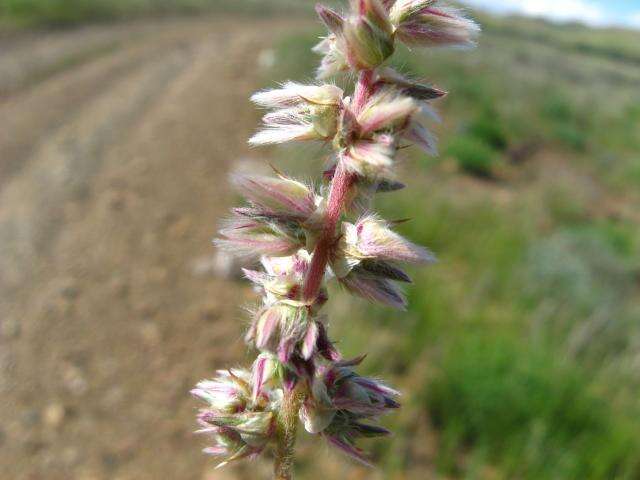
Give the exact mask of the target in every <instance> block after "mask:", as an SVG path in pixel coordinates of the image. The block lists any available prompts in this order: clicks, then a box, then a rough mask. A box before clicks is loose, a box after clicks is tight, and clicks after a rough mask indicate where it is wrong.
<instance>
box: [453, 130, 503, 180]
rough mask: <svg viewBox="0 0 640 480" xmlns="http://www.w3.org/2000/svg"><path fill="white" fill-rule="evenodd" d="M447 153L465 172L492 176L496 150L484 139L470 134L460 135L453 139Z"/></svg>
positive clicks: (480, 175) (479, 175)
mask: <svg viewBox="0 0 640 480" xmlns="http://www.w3.org/2000/svg"><path fill="white" fill-rule="evenodd" d="M447 153H448V154H449V155H451V156H452V157H454V158H455V159H456V161H457V162H458V166H459V167H460V168H461V169H462V170H464V171H465V172H467V173H470V174H471V175H475V176H478V177H491V176H492V173H493V172H492V167H493V163H494V159H495V152H494V151H493V150H492V149H491V147H490V146H488V145H487V144H486V143H484V142H483V141H481V140H479V139H477V138H474V137H472V136H469V135H467V136H460V137H457V138H455V139H453V140H451V142H450V143H449V146H448V148H447Z"/></svg>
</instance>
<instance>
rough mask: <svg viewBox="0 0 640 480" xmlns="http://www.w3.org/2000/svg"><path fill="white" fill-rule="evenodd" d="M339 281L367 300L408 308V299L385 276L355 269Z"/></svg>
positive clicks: (402, 308) (403, 308)
mask: <svg viewBox="0 0 640 480" xmlns="http://www.w3.org/2000/svg"><path fill="white" fill-rule="evenodd" d="M339 281H340V283H341V284H342V286H344V287H345V288H346V289H347V290H349V292H351V293H353V294H354V295H357V296H359V297H362V298H364V299H365V300H369V301H371V302H376V303H380V304H382V305H386V306H388V307H392V308H397V309H399V310H405V309H406V308H407V300H406V298H405V297H404V295H403V294H402V291H400V289H398V287H396V286H395V285H394V284H393V283H392V282H390V281H389V280H386V279H384V278H379V277H376V276H371V275H367V274H366V273H364V274H363V272H361V271H358V270H356V269H354V270H352V271H351V272H350V273H349V274H348V275H347V276H345V277H343V278H340V279H339Z"/></svg>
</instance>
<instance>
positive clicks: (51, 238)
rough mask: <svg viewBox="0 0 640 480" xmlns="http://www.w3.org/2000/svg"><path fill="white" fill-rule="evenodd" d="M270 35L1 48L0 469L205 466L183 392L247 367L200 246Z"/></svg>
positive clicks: (54, 41)
mask: <svg viewBox="0 0 640 480" xmlns="http://www.w3.org/2000/svg"><path fill="white" fill-rule="evenodd" d="M276 27H278V25H277V24H276V23H275V22H274V21H264V22H260V21H248V20H246V19H243V20H242V21H240V20H238V19H233V18H231V19H230V18H224V19H216V18H209V19H200V20H164V21H157V22H147V23H141V24H134V25H125V26H103V27H93V28H85V29H81V30H77V31H72V32H57V33H50V34H46V35H29V36H26V37H23V38H17V39H12V40H6V39H3V40H2V42H4V43H3V44H2V47H1V48H0V152H1V153H0V248H1V254H0V319H1V321H2V324H1V329H0V342H1V344H0V479H15V480H20V479H30V480H36V479H46V480H56V479H74V478H78V479H103V478H104V479H134V478H135V479H192V478H194V479H195V478H197V479H200V478H204V476H206V475H208V474H207V473H206V472H207V471H210V470H211V466H212V462H211V461H210V460H207V459H206V458H205V457H204V456H202V455H201V454H200V452H199V447H200V446H201V444H202V442H203V441H202V440H201V439H199V438H195V437H194V436H193V435H192V434H191V430H192V428H193V426H194V425H193V423H194V422H193V414H194V410H195V407H196V405H197V404H196V402H194V401H193V400H192V399H190V397H189V396H188V393H187V392H188V390H189V388H190V387H191V386H192V385H193V384H194V382H195V381H197V380H198V379H200V378H203V377H205V376H210V375H211V374H212V371H213V369H215V368H218V367H223V366H227V365H229V364H233V363H234V362H239V361H241V360H242V358H243V355H244V347H243V345H242V342H241V340H240V337H241V333H242V330H243V324H242V322H243V321H244V319H243V318H242V313H241V311H240V309H239V308H238V306H239V305H241V304H242V303H243V302H245V301H246V300H247V299H248V298H250V296H251V293H250V292H249V290H248V289H247V288H246V287H243V286H240V284H238V283H236V282H233V281H232V280H225V279H221V278H219V277H216V276H215V275H213V274H211V273H210V272H209V267H208V265H209V259H210V257H211V256H212V255H213V249H212V247H211V244H210V239H211V237H212V236H213V234H214V232H215V227H216V222H217V219H219V218H220V216H221V215H222V214H223V213H224V212H225V211H226V209H227V208H228V205H229V204H230V202H231V201H232V199H233V198H232V196H231V195H230V192H229V191H228V189H227V187H226V184H225V181H224V179H225V175H226V171H227V169H228V167H229V165H230V162H232V161H234V160H235V159H237V158H239V157H242V156H245V155H248V154H251V153H250V152H249V150H248V148H247V147H246V144H245V141H246V138H247V137H248V135H249V134H250V132H251V130H252V129H253V128H254V125H255V121H256V119H257V113H256V112H255V111H254V110H253V108H252V107H251V105H250V104H249V103H248V101H247V97H248V95H249V94H250V92H252V91H253V90H254V89H256V88H257V87H258V86H259V85H258V84H257V80H256V78H257V77H256V75H254V74H253V72H254V70H255V66H256V61H257V58H258V55H259V54H260V51H261V49H264V48H265V45H268V42H269V38H270V35H272V34H276V33H277V28H276ZM254 155H255V154H254ZM215 478H222V477H215Z"/></svg>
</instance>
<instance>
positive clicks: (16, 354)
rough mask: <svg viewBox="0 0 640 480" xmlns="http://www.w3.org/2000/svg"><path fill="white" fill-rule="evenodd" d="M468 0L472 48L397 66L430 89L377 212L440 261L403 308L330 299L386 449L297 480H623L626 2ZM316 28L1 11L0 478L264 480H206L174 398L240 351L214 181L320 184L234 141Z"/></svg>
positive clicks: (244, 471)
mask: <svg viewBox="0 0 640 480" xmlns="http://www.w3.org/2000/svg"><path fill="white" fill-rule="evenodd" d="M470 3H472V4H473V8H479V9H478V10H471V13H470V14H471V15H472V16H473V17H474V18H476V19H477V20H478V21H479V22H480V23H481V24H482V27H483V30H484V32H483V34H482V36H481V38H480V43H479V47H478V48H477V49H476V50H474V51H445V50H431V51H427V52H421V51H414V52H409V51H406V50H401V51H400V52H399V54H398V56H397V58H396V64H397V66H398V68H400V69H401V70H402V71H407V72H415V73H416V74H418V75H419V76H421V77H424V78H425V79H427V80H429V81H432V82H433V83H435V84H436V85H437V86H439V87H441V88H444V89H446V90H448V91H449V92H450V94H449V95H448V96H447V97H446V98H445V99H443V100H442V101H440V102H439V104H438V108H439V111H440V113H441V115H442V117H443V119H444V120H443V122H442V124H441V125H439V126H436V127H435V129H436V131H437V133H438V135H439V137H440V140H441V141H440V156H439V157H438V158H435V159H433V158H425V157H424V156H423V155H422V154H420V153H419V152H417V151H410V150H408V151H407V153H406V157H405V158H406V161H404V162H403V163H402V166H401V173H400V178H401V179H402V180H404V181H405V182H406V183H407V184H408V187H409V188H407V189H405V190H403V191H402V192H400V193H399V194H396V195H390V196H381V198H380V200H381V201H380V203H379V205H380V208H381V210H382V211H383V213H384V215H385V216H387V217H389V218H405V217H411V218H412V220H411V221H410V222H407V223H405V224H403V225H402V227H401V228H402V232H403V233H404V234H406V235H407V236H408V237H409V238H411V239H412V240H414V241H416V242H418V243H422V244H425V245H427V246H429V247H430V248H431V249H432V250H433V251H434V252H435V253H436V254H437V255H438V257H439V263H438V264H437V265H435V266H433V267H431V268H428V269H424V270H416V271H414V272H412V273H413V274H414V278H415V284H414V285H412V286H410V288H408V295H409V298H410V309H409V311H408V312H407V313H406V314H405V313H397V312H395V311H391V310H386V309H383V308H379V307H371V306H369V305H367V304H366V303H364V302H361V301H358V300H355V299H351V298H348V296H347V295H346V294H344V293H342V292H339V291H337V290H336V291H334V292H333V295H332V298H333V302H331V307H330V315H331V317H330V318H331V332H332V334H333V337H334V338H336V339H339V340H340V347H341V349H342V350H343V352H345V354H346V355H348V356H355V355H356V354H360V353H363V352H368V353H369V356H368V358H367V361H366V362H365V364H364V370H365V372H366V373H369V374H375V375H380V376H381V377H382V378H385V379H388V380H389V381H390V382H392V383H393V384H394V385H397V386H398V387H399V388H400V389H401V390H402V391H403V392H404V396H403V403H404V408H403V409H402V410H401V411H400V412H399V413H398V414H396V415H393V416H390V417H389V418H387V419H386V420H385V424H386V425H387V426H389V427H390V428H392V429H393V430H394V431H395V432H396V433H395V436H394V437H392V438H391V439H390V440H389V441H384V440H383V441H377V442H373V443H371V444H370V445H367V448H369V449H370V450H371V451H372V452H373V455H374V457H375V459H376V462H377V463H378V465H379V468H378V469H375V470H370V469H364V468H361V467H359V466H356V465H354V464H352V463H351V462H350V461H348V460H346V459H344V458H343V457H341V456H340V454H338V453H336V452H333V451H330V450H329V449H328V448H327V447H325V446H324V445H323V446H319V444H318V442H317V440H316V439H310V438H308V437H306V436H304V435H301V440H300V452H301V456H300V459H299V471H300V478H302V479H320V478H332V479H333V478H340V479H365V478H367V479H383V478H384V479H416V480H418V479H420V480H424V479H495V480H498V479H531V480H545V479H602V480H605V479H637V478H640V436H639V435H638V427H639V426H640V420H639V416H638V413H640V398H639V396H638V389H639V387H640V249H639V247H640V208H639V207H640V189H639V187H640V32H639V31H634V30H633V28H632V27H633V25H634V23H635V24H637V21H638V19H639V16H638V13H637V12H640V2H637V1H635V0H634V1H626V2H623V1H616V2H604V1H602V2H598V1H596V0H590V1H587V0H571V1H565V0H558V1H555V2H546V1H542V2H519V1H515V0H511V1H508V2H498V1H497V0H496V1H481V0H478V1H473V2H470ZM482 8H485V10H482ZM634 12H635V13H634ZM516 14H534V15H541V16H543V17H544V16H545V15H547V19H544V18H532V17H530V16H526V15H516ZM559 20H560V21H562V23H558V21H559ZM580 22H582V23H580ZM585 23H586V24H587V25H589V26H586V25H585ZM321 34H322V29H321V28H320V25H319V24H318V22H317V21H316V20H315V18H314V16H313V8H312V2H311V1H308V2H307V1H301V0H279V1H276V0H272V1H266V0H263V1H257V0H254V1H251V0H233V1H231V0H228V1H223V0H217V1H216V0H0V322H1V323H0V479H2V480H4V479H7V480H13V479H16V480H22V479H25V480H27V479H28V480H39V479H46V480H57V479H65V480H66V479H79V480H80V479H82V480H89V479H91V480H94V479H95V480H100V479H118V480H119V479H122V480H125V479H141V480H144V479H198V480H199V479H206V480H210V479H222V480H224V479H227V480H232V479H245V478H246V479H249V478H251V479H258V478H269V469H270V465H269V459H263V460H259V461H258V462H256V463H255V464H253V465H250V466H246V465H245V466H239V467H234V468H231V469H229V470H226V471H222V472H220V471H215V472H214V471H213V467H214V465H215V461H214V460H212V459H210V458H206V457H205V456H204V455H202V454H201V453H200V448H202V447H204V446H205V441H204V439H203V438H200V437H196V436H194V435H193V434H192V433H191V432H192V430H193V429H194V428H195V421H194V414H195V412H196V409H197V407H198V403H197V402H196V401H195V400H193V399H191V398H190V396H189V394H188V390H189V389H190V388H191V387H192V385H194V383H195V382H197V381H198V380H200V379H202V378H206V377H210V376H211V375H212V374H213V372H214V370H215V369H217V368H224V367H227V366H229V365H233V364H238V365H239V364H242V363H246V362H248V361H250V360H249V359H250V358H251V352H248V351H247V349H246V347H245V346H244V344H243V342H242V334H243V331H244V329H245V327H246V322H247V320H246V315H245V313H244V312H243V310H242V306H243V305H245V304H246V303H247V302H251V301H252V300H253V299H254V298H255V297H254V294H253V293H252V291H251V289H250V287H249V286H248V285H247V283H246V282H243V281H241V280H239V279H238V276H237V271H236V267H235V266H234V265H233V264H231V263H229V262H228V261H226V259H225V258H223V257H220V256H217V255H216V253H215V251H214V249H213V247H212V246H211V244H210V240H211V238H212V237H213V236H214V234H215V231H216V226H217V224H218V222H219V220H220V218H221V217H222V216H223V215H224V214H225V212H226V211H227V209H228V208H229V207H230V206H231V205H234V204H236V203H237V202H238V201H239V199H238V198H237V197H236V196H235V195H234V194H233V193H232V192H231V191H230V190H229V187H228V186H227V183H226V180H225V179H226V175H227V174H228V172H230V171H232V170H236V169H245V170H246V169H251V170H260V169H264V168H265V165H266V163H267V161H269V162H272V163H273V164H274V165H276V166H278V167H279V168H281V169H283V170H286V171H290V172H293V173H298V174H300V175H302V176H303V177H305V178H309V177H311V176H312V175H313V176H317V175H319V173H320V172H321V170H322V166H323V160H324V158H323V155H324V153H323V151H322V148H321V147H320V146H309V145H306V146H303V147H295V148H291V147H288V148H272V149H266V150H250V149H249V148H248V147H247V146H246V139H247V138H248V136H249V135H250V134H251V133H252V132H253V131H254V129H255V128H256V127H257V122H258V120H259V115H260V112H258V111H256V110H255V109H254V108H253V107H252V105H250V103H249V102H248V96H249V95H250V93H251V92H253V91H255V90H257V89H259V88H264V87H268V86H273V85H275V84H276V82H278V81H282V80H285V79H288V78H293V79H296V80H301V81H305V80H310V79H312V77H313V69H314V68H315V66H316V64H317V61H318V58H316V56H315V55H313V54H311V53H310V52H309V48H310V47H311V46H312V45H313V44H314V43H315V42H316V40H317V37H318V36H319V35H321Z"/></svg>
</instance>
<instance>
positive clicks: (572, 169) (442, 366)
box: [265, 17, 640, 480]
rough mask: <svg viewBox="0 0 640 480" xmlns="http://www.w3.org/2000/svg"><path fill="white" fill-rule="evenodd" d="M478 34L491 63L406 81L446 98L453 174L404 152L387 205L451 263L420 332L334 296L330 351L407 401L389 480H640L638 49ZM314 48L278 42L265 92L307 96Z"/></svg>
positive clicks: (437, 64) (424, 308) (497, 27)
mask: <svg viewBox="0 0 640 480" xmlns="http://www.w3.org/2000/svg"><path fill="white" fill-rule="evenodd" d="M480 20H481V23H482V24H483V26H484V34H483V36H482V39H481V43H480V46H479V48H478V49H477V50H475V51H471V52H455V51H454V52H451V51H431V52H427V53H421V52H408V51H404V52H402V54H401V55H400V58H399V60H398V62H397V63H398V65H397V66H398V68H400V69H402V70H406V71H408V72H417V73H419V75H420V76H423V77H424V78H427V79H429V80H431V81H433V82H434V83H435V84H436V85H438V86H441V87H443V88H445V89H447V90H449V91H450V95H449V96H448V97H446V99H445V100H444V101H442V102H441V103H440V112H441V114H442V116H443V118H444V122H443V124H442V125H440V126H436V127H435V128H436V130H437V131H438V132H439V134H440V138H441V148H440V150H441V155H440V157H439V158H437V159H429V158H425V157H424V156H423V155H421V154H419V153H417V152H409V153H408V155H407V156H408V160H409V161H407V162H406V163H405V164H404V165H403V171H402V175H401V176H402V178H403V179H404V180H408V184H409V188H407V189H406V190H404V191H402V192H401V193H400V194H399V195H392V196H389V197H384V196H383V197H381V202H380V203H381V206H382V209H383V211H384V213H385V214H386V215H387V216H388V217H390V218H404V217H406V216H408V215H409V216H411V217H412V218H413V220H412V221H411V222H408V223H406V224H405V225H404V226H403V231H404V233H405V234H406V235H408V236H409V237H410V238H412V239H414V240H416V241H419V242H420V243H423V244H425V245H428V246H430V248H432V249H433V250H434V251H435V252H436V253H437V255H438V257H439V260H440V261H439V263H438V264H437V265H436V266H435V267H432V268H430V269H427V270H426V271H416V272H415V285H414V286H412V287H411V288H410V289H409V296H410V310H409V312H408V314H406V315H405V314H397V313H395V312H392V311H388V310H381V309H379V308H378V307H367V306H366V305H365V304H363V303H359V302H352V301H349V300H346V299H344V298H343V297H344V296H340V298H342V299H343V301H344V302H345V303H344V304H342V305H338V306H335V307H334V312H333V318H335V320H334V322H333V325H332V328H333V332H334V334H335V336H336V337H337V338H346V339H347V341H345V342H343V344H342V347H343V349H344V350H345V351H347V352H349V353H350V354H356V353H360V352H361V351H363V350H364V351H369V352H370V354H371V355H370V358H369V362H368V366H369V368H370V369H371V372H377V373H380V371H381V370H382V371H383V372H384V373H385V376H392V377H395V378H396V381H397V382H398V383H399V384H400V386H401V387H402V388H403V389H404V391H405V392H406V397H405V402H406V403H407V411H406V412H405V413H404V414H403V415H402V416H401V417H400V418H395V419H390V421H391V422H392V423H394V427H395V428H396V429H399V430H400V431H401V432H402V434H401V435H398V436H397V437H396V438H395V440H394V442H392V447H391V449H390V450H389V449H388V446H387V445H384V446H380V445H378V446H377V448H379V450H378V455H379V457H380V461H381V462H382V463H383V465H384V466H385V470H386V472H387V473H386V475H387V476H389V478H406V476H407V474H406V472H410V473H409V475H408V476H409V477H410V478H424V475H425V473H424V472H426V471H430V469H431V468H432V467H433V466H434V465H435V472H436V473H435V475H437V476H444V477H447V478H449V477H451V478H491V479H498V478H499V479H502V478H504V479H507V478H508V479H513V478H524V479H532V480H534V479H535V480H541V479H603V480H604V479H613V478H628V479H631V478H638V477H640V461H639V460H638V459H640V441H639V440H638V439H637V435H635V432H636V431H637V429H638V427H639V426H640V425H639V422H638V421H637V415H636V413H637V411H638V410H639V409H640V401H639V400H638V396H637V392H638V388H639V387H640V377H639V375H638V373H637V372H638V370H637V359H638V358H640V357H639V355H640V342H639V341H638V340H640V302H639V299H640V295H638V294H639V293H640V253H639V252H640V228H639V227H640V215H639V214H638V210H637V206H638V205H639V204H640V195H639V194H638V192H639V187H640V159H639V158H638V157H639V154H640V90H638V85H640V62H638V59H639V56H640V34H638V33H635V32H628V31H616V30H608V31H604V30H603V31H593V30H589V29H587V28H585V27H581V26H575V25H570V26H564V27H560V26H554V25H551V24H547V23H544V22H537V21H530V20H524V19H500V20H498V19H492V18H489V17H481V19H480ZM319 34H320V30H318V31H309V32H304V33H300V34H297V35H293V36H287V37H285V38H282V39H281V41H280V43H279V45H278V46H277V48H276V51H275V58H276V64H275V66H274V68H273V69H271V70H270V71H268V72H265V83H272V82H271V81H267V80H266V79H272V78H273V76H274V75H276V76H277V77H278V78H277V79H278V80H283V79H285V78H289V77H293V78H297V79H301V80H307V79H309V78H310V77H311V74H310V72H311V71H312V70H313V68H314V67H315V65H316V62H317V58H315V57H314V56H313V55H310V54H309V53H308V49H309V47H310V46H311V45H312V44H313V43H314V42H315V41H316V39H317V37H318V35H319ZM315 152H316V150H313V149H309V148H303V149H296V148H293V149H292V148H280V149H277V150H276V151H275V153H274V156H275V158H285V159H286V158H295V159H296V160H295V161H293V160H292V161H287V160H284V163H285V164H286V163H288V164H289V166H290V167H291V168H293V169H296V168H300V167H296V164H297V165H299V163H300V160H299V157H301V156H307V157H308V156H309V155H310V154H311V155H313V154H314V153H315ZM318 164H319V163H316V165H318ZM306 168H308V165H307V166H305V167H304V168H302V169H301V170H303V171H304V170H305V169H306ZM347 302H348V303H347ZM354 311H358V312H361V316H360V317H359V318H357V319H354V314H353V312H354ZM341 317H342V318H341ZM345 317H348V318H349V319H350V320H349V322H344V321H343V318H345ZM402 472H404V473H402ZM411 472H412V473H411ZM387 476H385V478H387ZM309 478H313V475H310V476H309Z"/></svg>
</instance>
